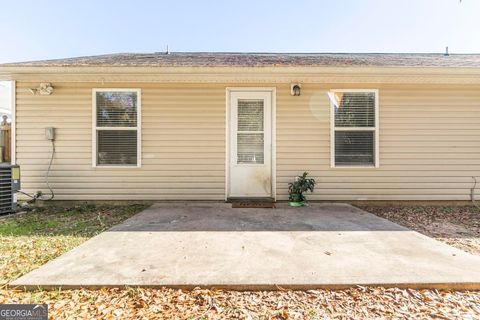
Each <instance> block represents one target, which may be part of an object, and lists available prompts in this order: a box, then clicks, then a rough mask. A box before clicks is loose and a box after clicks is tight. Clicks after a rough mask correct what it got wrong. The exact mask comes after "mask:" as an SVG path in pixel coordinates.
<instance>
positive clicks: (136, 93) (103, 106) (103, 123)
mask: <svg viewBox="0 0 480 320" xmlns="http://www.w3.org/2000/svg"><path fill="white" fill-rule="evenodd" d="M93 109H94V110H93V114H94V119H93V129H94V132H93V135H94V140H93V141H94V146H93V150H94V154H93V161H94V166H99V167H100V166H102V167H139V166H140V123H141V121H140V90H139V89H93Z"/></svg>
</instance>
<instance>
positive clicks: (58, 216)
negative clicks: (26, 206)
mask: <svg viewBox="0 0 480 320" xmlns="http://www.w3.org/2000/svg"><path fill="white" fill-rule="evenodd" d="M144 207H145V206H144V205H140V204H133V205H127V206H106V205H104V206H93V205H76V206H73V207H68V208H63V207H48V208H37V209H35V211H33V212H28V213H23V214H19V215H15V216H12V217H6V218H5V217H3V218H2V219H0V287H1V286H2V285H5V284H7V283H8V282H9V281H12V280H13V279H16V278H18V277H20V276H21V275H23V274H25V273H27V272H29V271H31V270H33V269H35V268H37V267H38V266H41V265H42V264H44V263H46V262H47V261H49V260H52V259H54V258H56V257H58V256H60V255H61V254H63V253H65V252H67V251H69V250H70V249H72V248H74V247H76V246H78V245H80V244H81V243H82V242H84V241H86V240H87V239H88V238H90V237H92V236H94V235H95V234H98V233H99V232H102V231H104V230H106V229H107V228H109V227H111V226H113V225H115V224H117V223H119V222H121V221H123V220H125V219H126V218H128V217H130V216H132V215H133V214H135V213H137V212H139V211H140V210H142V209H143V208H144Z"/></svg>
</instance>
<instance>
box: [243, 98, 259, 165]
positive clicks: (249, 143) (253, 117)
mask: <svg viewBox="0 0 480 320" xmlns="http://www.w3.org/2000/svg"><path fill="white" fill-rule="evenodd" d="M237 107H238V109H237V110H238V112H237V164H263V163H264V160H265V155H264V152H265V151H264V145H265V143H264V131H263V130H264V128H263V125H264V119H263V118H264V101H263V99H239V100H238V105H237Z"/></svg>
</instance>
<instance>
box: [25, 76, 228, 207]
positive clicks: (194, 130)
mask: <svg viewBox="0 0 480 320" xmlns="http://www.w3.org/2000/svg"><path fill="white" fill-rule="evenodd" d="M35 85H36V84H34V83H22V82H18V83H17V157H18V158H17V162H18V164H20V165H21V170H22V183H23V188H24V189H25V190H28V191H30V192H33V191H35V190H37V189H41V190H44V191H45V192H47V190H46V188H45V182H44V181H45V171H46V168H47V165H48V161H49V157H50V144H49V142H48V141H46V140H45V137H44V128H45V127H47V126H53V127H55V128H56V129H57V132H56V134H57V139H56V141H55V144H56V149H57V154H56V156H55V160H54V165H53V167H52V176H51V179H50V180H51V185H52V187H53V188H54V190H55V191H56V199H168V200H171V199H198V200H203V199H207V200H208V199H210V200H218V199H224V194H225V193H224V186H225V138H224V135H225V91H224V89H221V88H211V87H205V86H199V85H173V84H172V85H154V84H133V83H128V84H118V83H109V84H104V85H101V84H94V83H54V84H53V85H54V86H55V92H54V94H53V95H51V96H39V95H36V96H33V95H31V94H30V93H29V92H28V88H29V87H34V86H35ZM92 88H140V89H141V90H142V167H141V168H100V167H99V168H93V167H92V149H91V148H92Z"/></svg>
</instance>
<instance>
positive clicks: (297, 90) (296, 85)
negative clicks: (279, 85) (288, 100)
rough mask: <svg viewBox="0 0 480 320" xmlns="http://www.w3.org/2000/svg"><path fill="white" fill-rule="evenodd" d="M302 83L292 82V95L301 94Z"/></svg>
mask: <svg viewBox="0 0 480 320" xmlns="http://www.w3.org/2000/svg"><path fill="white" fill-rule="evenodd" d="M301 88H302V85H301V84H300V83H292V84H290V94H291V95H292V96H299V95H300V91H301Z"/></svg>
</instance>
